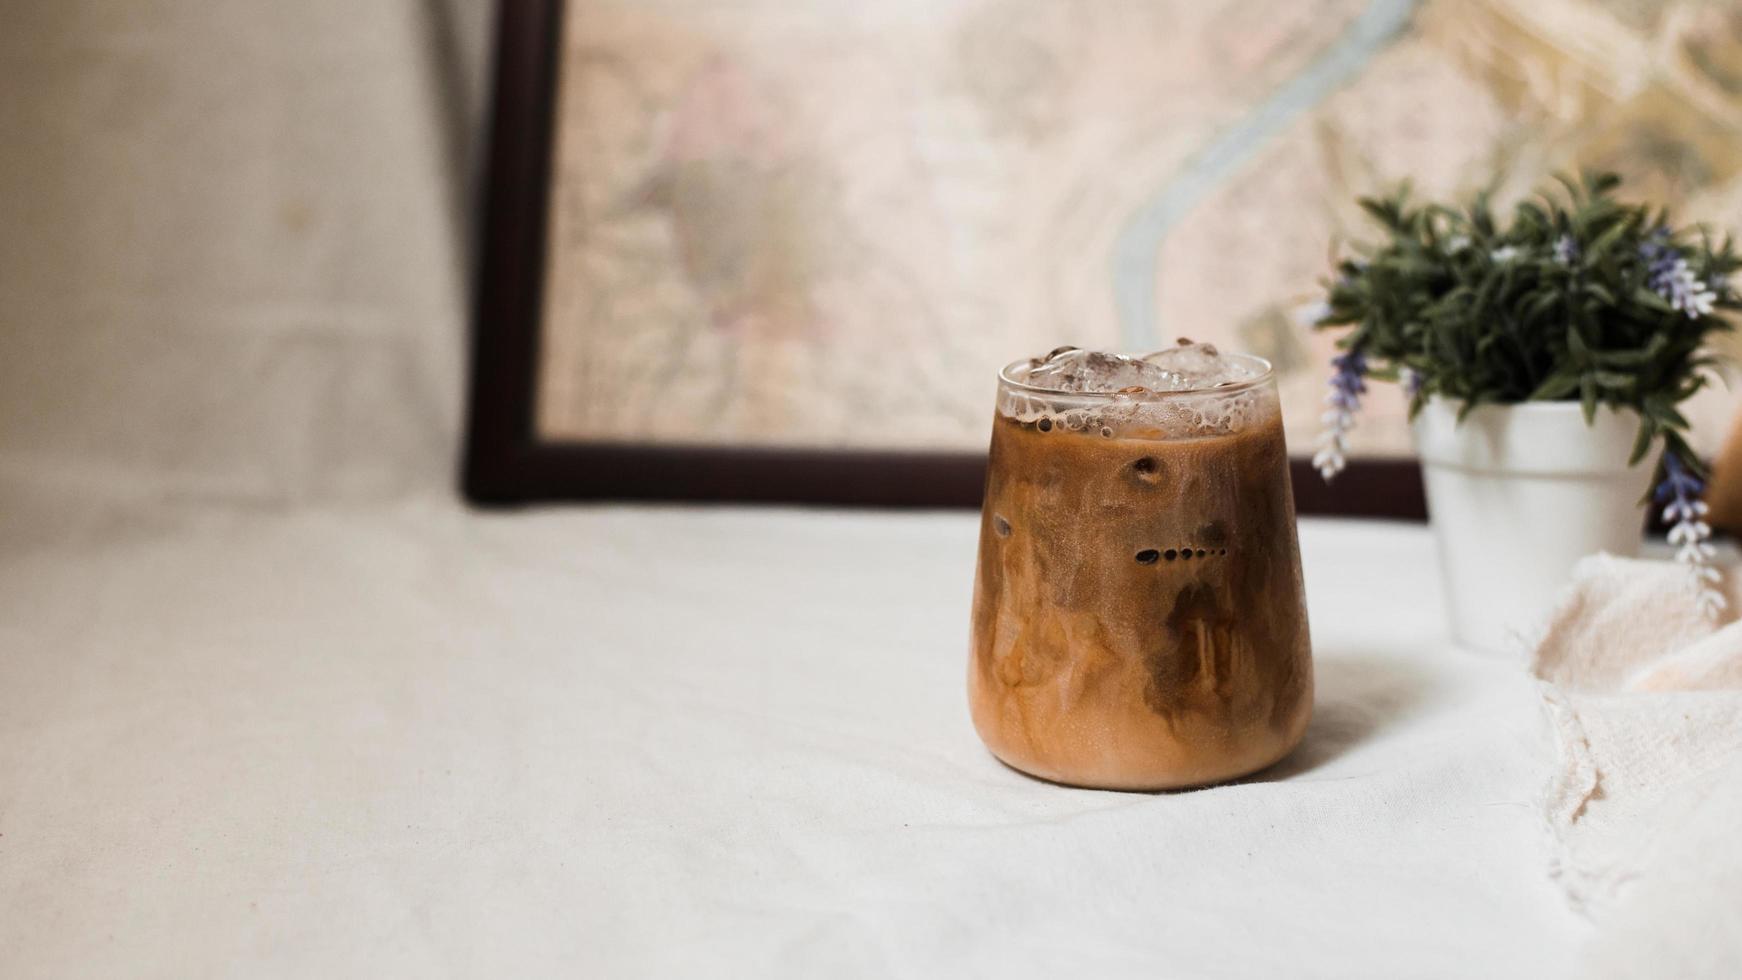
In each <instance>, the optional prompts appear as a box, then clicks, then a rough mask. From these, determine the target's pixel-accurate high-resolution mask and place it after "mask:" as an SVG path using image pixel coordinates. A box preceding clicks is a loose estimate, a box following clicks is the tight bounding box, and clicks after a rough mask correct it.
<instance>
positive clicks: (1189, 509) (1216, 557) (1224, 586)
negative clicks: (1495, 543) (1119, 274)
mask: <svg viewBox="0 0 1742 980" xmlns="http://www.w3.org/2000/svg"><path fill="white" fill-rule="evenodd" d="M1220 356H1221V357H1224V358H1227V359H1229V363H1230V364H1232V365H1235V366H1238V367H1239V368H1241V370H1240V372H1239V374H1240V377H1241V378H1242V380H1237V381H1232V382H1230V381H1222V382H1221V383H1219V384H1217V385H1214V386H1206V387H1197V388H1185V389H1182V390H1178V391H1149V390H1146V389H1130V390H1126V391H1123V392H1114V393H1099V392H1062V391H1056V390H1051V389H1049V388H1042V387H1038V386H1035V385H1031V384H1028V383H1026V382H1025V378H1026V377H1027V376H1028V374H1029V372H1030V371H1031V370H1032V369H1033V368H1034V367H1035V366H1036V365H1038V364H1040V363H1041V362H1042V359H1036V360H1034V361H1019V362H1016V363H1014V364H1011V365H1009V366H1007V367H1005V368H1004V369H1003V370H1002V371H1001V372H999V378H998V405H997V412H996V415H995V417H994V419H993V422H992V449H991V460H990V465H989V468H988V471H987V476H986V496H985V505H984V510H983V512H982V514H981V519H980V551H979V562H978V568H977V572H976V575H975V584H974V609H973V625H972V638H971V655H970V661H969V665H968V700H969V705H970V708H971V711H972V714H973V719H974V726H975V728H976V729H977V730H978V731H979V734H980V737H981V739H982V740H984V741H985V743H986V746H987V747H988V748H990V749H991V750H992V752H993V754H995V755H996V756H997V757H998V758H999V759H1002V760H1003V761H1004V762H1006V763H1008V764H1009V765H1011V766H1013V767H1015V768H1016V769H1019V770H1022V771H1023V772H1027V773H1030V774H1032V775H1035V776H1039V777H1041V778H1043V779H1047V780H1052V781H1054V782H1059V783H1067V784H1072V785H1078V786H1091V787H1102V788H1111V789H1139V790H1155V789H1171V788H1177V787H1185V786H1196V785H1203V784H1208V783H1215V782H1220V781H1223V780H1228V779H1233V778H1235V777H1238V776H1242V775H1245V774H1247V773H1251V772H1254V771H1256V770H1259V769H1262V768H1264V767H1265V766H1268V765H1270V764H1271V763H1273V762H1276V761H1277V760H1278V759H1281V758H1282V757H1283V756H1284V755H1286V754H1287V753H1288V752H1289V750H1290V749H1292V748H1293V747H1294V746H1295V744H1296V743H1297V742H1299V740H1300V738H1301V735H1302V733H1303V732H1304V731H1305V729H1306V724H1307V718H1308V716H1309V714H1310V713H1311V710H1312V689H1313V681H1312V655H1311V648H1310V642H1309V639H1308V635H1307V614H1306V601H1305V594H1304V590H1303V587H1302V580H1301V568H1300V548H1299V543H1298V540H1297V538H1296V534H1295V516H1294V499H1293V494H1292V491H1291V488H1290V485H1289V473H1288V451H1287V448H1286V447H1285V446H1284V444H1283V430H1282V414H1281V409H1280V406H1279V403H1278V400H1277V392H1276V382H1275V378H1274V375H1273V373H1272V371H1271V369H1270V365H1269V363H1268V362H1266V361H1265V360H1263V359H1262V358H1258V357H1253V356H1251V355H1242V354H1223V355H1220Z"/></svg>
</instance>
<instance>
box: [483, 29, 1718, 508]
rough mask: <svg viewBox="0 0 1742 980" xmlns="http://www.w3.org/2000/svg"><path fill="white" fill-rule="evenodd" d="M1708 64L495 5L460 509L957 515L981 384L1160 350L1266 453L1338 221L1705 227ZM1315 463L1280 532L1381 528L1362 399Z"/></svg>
mask: <svg viewBox="0 0 1742 980" xmlns="http://www.w3.org/2000/svg"><path fill="white" fill-rule="evenodd" d="M1739 37H1742V11H1739V10H1738V8H1736V7H1734V6H1731V5H1726V4H1715V3H1695V2H1680V3H1651V2H1644V0H1220V2H1216V3H1203V2H1200V0H1146V2H1142V3H1133V2H1127V0H1079V2H1067V0H879V2H877V3H862V2H858V0H571V2H570V3H567V4H562V3H559V2H557V0H505V2H504V3H503V10H502V20H501V37H500V53H499V77H498V82H497V93H496V112H497V115H496V122H495V134H494V137H493V145H492V157H491V180H490V188H489V202H488V212H489V213H488V215H487V229H486V235H485V241H486V252H485V264H484V275H483V285H482V297H481V303H480V310H479V316H478V324H477V330H478V343H477V356H476V359H475V365H474V385H473V392H474V398H473V407H472V418H471V434H470V446H469V450H468V469H467V488H468V492H469V493H470V494H471V496H472V497H473V498H474V499H480V500H515V499H533V498H549V497H571V496H631V497H641V496H656V497H723V498H733V499H744V498H748V499H778V500H824V501H840V502H862V503H936V504H944V503H972V502H974V501H976V500H977V499H978V492H979V474H980V466H981V456H982V455H983V449H984V445H985V441H986V434H987V430H988V425H989V421H990V415H991V411H992V395H993V388H994V375H995V372H996V370H997V369H998V367H999V366H1000V365H1002V364H1004V363H1007V362H1009V361H1011V360H1014V359H1016V358H1018V357H1022V356H1026V355H1030V354H1035V353H1040V352H1043V351H1046V350H1049V349H1051V348H1053V347H1056V346H1058V345H1059V344H1065V343H1069V344H1075V345H1078V346H1083V347H1102V348H1107V349H1116V350H1126V351H1139V352H1140V351H1144V350H1149V349H1154V348H1156V347H1159V346H1162V345H1164V344H1167V343H1171V342H1172V341H1173V339H1174V338H1176V337H1179V336H1189V337H1191V338H1193V339H1198V340H1209V341H1214V342H1216V343H1218V344H1220V345H1223V346H1225V347H1229V348H1234V349H1241V350H1248V351H1252V352H1254V353H1258V354H1261V355H1263V356H1265V357H1267V358H1269V359H1270V360H1271V361H1272V362H1273V363H1274V364H1275V366H1276V368H1277V372H1278V379H1279V384H1280V386H1281V390H1282V395H1283V401H1284V414H1285V421H1286V423H1287V428H1288V438H1289V441H1290V444H1291V446H1293V447H1294V448H1295V450H1296V452H1297V453H1301V454H1303V455H1304V454H1306V453H1308V452H1310V449H1311V444H1312V440H1313V438H1314V436H1315V434H1316V428H1317V425H1318V417H1319V414H1320V410H1321V401H1322V396H1323V393H1324V390H1325V389H1324V383H1325V370H1326V368H1325V365H1326V362H1327V360H1328V357H1329V356H1330V353H1331V348H1330V338H1328V337H1327V336H1324V335H1320V334H1315V333H1314V332H1313V331H1312V330H1311V329H1310V323H1311V321H1312V319H1313V317H1314V316H1315V313H1316V299H1317V295H1318V286H1317V284H1318V280H1319V278H1320V277H1321V276H1322V275H1323V274H1324V272H1325V270H1326V269H1327V268H1328V267H1329V252H1330V251H1331V249H1332V248H1333V247H1335V243H1337V242H1347V241H1355V240H1360V239H1361V238H1363V237H1365V235H1366V234H1367V229H1366V228H1365V226H1364V225H1363V223H1362V218H1361V215H1360V212H1359V211H1358V209H1357V208H1356V207H1355V205H1354V198H1355V197H1356V196H1357V195H1360V194H1364V193H1371V192H1375V191H1381V190H1384V189H1387V188H1388V187H1390V186H1393V185H1394V184H1395V183H1396V182H1397V181H1398V180H1399V179H1401V178H1403V177H1406V176H1407V177H1409V178H1411V179H1412V180H1413V181H1414V183H1415V184H1416V186H1418V187H1419V188H1421V190H1422V191H1423V192H1424V193H1428V194H1433V195H1462V194H1467V193H1470V192H1472V191H1474V190H1475V189H1476V188H1478V187H1482V186H1493V187H1495V188H1496V189H1497V191H1498V193H1499V196H1500V197H1501V198H1502V199H1504V198H1506V197H1508V196H1513V197H1516V196H1520V195H1523V194H1525V193H1528V192H1529V191H1530V190H1531V189H1532V188H1534V187H1535V186H1538V185H1539V184H1540V183H1541V182H1542V181H1543V180H1544V179H1545V178H1546V177H1547V175H1548V174H1549V173H1551V172H1553V171H1555V170H1558V169H1567V168H1570V167H1576V166H1579V165H1582V164H1589V165H1600V166H1606V167H1611V168H1614V169H1618V170H1620V171H1621V172H1623V173H1624V174H1626V175H1627V176H1628V178H1629V180H1630V187H1632V189H1633V190H1634V191H1635V192H1638V193H1645V194H1650V195H1652V196H1654V197H1661V198H1666V199H1668V200H1670V201H1672V202H1679V203H1683V204H1687V205H1690V206H1691V208H1692V209H1694V213H1698V214H1716V215H1720V216H1733V215H1736V214H1738V213H1739V207H1742V180H1738V169H1739V165H1742V152H1738V151H1739V149H1742V97H1739V93H1742V40H1739ZM1728 408H1729V406H1728V405H1727V404H1719V405H1717V406H1716V407H1715V408H1713V409H1711V411H1710V414H1713V415H1714V416H1716V417H1719V418H1720V419H1721V418H1722V417H1723V416H1725V415H1726V414H1727V412H1728ZM1354 448H1355V449H1356V451H1357V453H1358V454H1359V456H1360V457H1361V458H1359V459H1358V460H1357V463H1356V466H1355V468H1354V469H1352V470H1351V471H1350V472H1349V473H1348V474H1345V476H1344V477H1343V479H1342V482H1341V484H1340V485H1339V488H1338V492H1337V494H1335V495H1326V494H1324V493H1323V492H1322V488H1320V487H1319V486H1318V484H1317V480H1316V478H1314V477H1309V476H1308V475H1307V471H1306V470H1305V469H1304V468H1303V469H1302V470H1301V471H1300V472H1298V473H1297V474H1296V483H1297V490H1298V491H1299V492H1300V494H1301V504H1302V507H1303V509H1306V510H1317V509H1321V508H1325V507H1332V508H1335V509H1341V510H1345V511H1349V510H1353V511H1358V512H1375V511H1377V512H1383V513H1392V514H1396V515H1407V516H1413V515H1417V514H1419V513H1420V510H1421V505H1420V491H1419V485H1418V484H1417V483H1416V482H1415V481H1414V478H1413V467H1412V464H1411V463H1409V462H1408V460H1407V458H1406V457H1407V454H1408V452H1409V437H1408V427H1407V421H1406V419H1405V414H1404V409H1403V404H1402V399H1401V397H1400V396H1398V395H1397V394H1396V392H1395V391H1393V390H1391V389H1390V386H1376V389H1375V391H1374V392H1373V394H1372V395H1371V396H1370V398H1369V403H1368V405H1367V406H1366V408H1365V410H1364V412H1363V416H1362V421H1361V424H1360V427H1359V428H1358V429H1357V430H1356V439H1355V442H1354Z"/></svg>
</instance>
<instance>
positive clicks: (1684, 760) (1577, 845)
mask: <svg viewBox="0 0 1742 980" xmlns="http://www.w3.org/2000/svg"><path fill="white" fill-rule="evenodd" d="M1573 579H1574V581H1573V584H1572V586H1571V587H1570V588H1569V589H1568V591H1567V593H1566V595H1565V596H1564V597H1563V599H1562V601H1561V603H1560V604H1559V606H1558V607H1557V608H1556V610H1555V611H1554V613H1553V614H1552V615H1551V616H1550V617H1549V620H1548V622H1547V624H1546V626H1545V628H1544V630H1543V632H1542V634H1541V638H1540V640H1539V641H1538V642H1537V643H1536V645H1535V652H1534V654H1533V657H1532V663H1531V668H1532V670H1533V672H1534V673H1535V674H1536V676H1537V677H1538V678H1540V679H1541V680H1542V682H1543V687H1542V690H1543V698H1544V701H1545V704H1546V706H1547V708H1548V711H1549V714H1550V716H1551V718H1552V719H1553V721H1554V724H1555V728H1556V732H1557V735H1558V739H1559V744H1560V750H1561V752H1560V756H1561V765H1560V768H1559V770H1558V771H1557V773H1556V774H1555V777H1554V779H1553V780H1552V782H1551V784H1550V787H1549V792H1548V799H1547V818H1548V822H1549V826H1550V828H1551V830H1552V832H1553V834H1554V837H1555V840H1556V844H1557V848H1556V859H1555V866H1554V869H1553V871H1554V874H1555V876H1556V878H1557V879H1558V880H1559V881H1560V882H1561V883H1562V885H1563V886H1564V887H1565V889H1566V893H1567V895H1568V897H1569V898H1570V899H1571V900H1572V902H1573V903H1574V905H1575V906H1576V907H1578V908H1579V909H1580V910H1581V911H1583V912H1584V913H1585V914H1587V915H1588V916H1589V917H1590V918H1591V919H1592V921H1593V922H1594V923H1595V924H1596V925H1597V927H1598V929H1597V934H1596V937H1595V938H1594V939H1593V941H1592V945H1591V947H1590V948H1589V949H1588V950H1587V953H1586V958H1585V962H1584V963H1583V964H1582V965H1581V969H1580V975H1581V976H1662V977H1686V976H1714V977H1716V976H1723V977H1735V976H1742V622H1728V623H1724V624H1719V623H1713V622H1709V621H1707V620H1705V619H1703V618H1701V617H1700V615H1699V614H1698V613H1697V611H1696V610H1695V608H1694V603H1693V599H1692V596H1691V594H1690V591H1689V589H1688V584H1687V583H1688V580H1687V571H1686V570H1685V569H1684V568H1682V567H1680V566H1677V565H1674V564H1672V563H1669V562H1661V561H1638V560H1629V559H1621V558H1615V557H1612V556H1609V555H1596V556H1593V557H1591V558H1588V559H1586V560H1584V561H1583V562H1580V564H1579V566H1578V567H1577V568H1576V569H1575V570H1574V575H1573ZM1731 608H1735V598H1734V596H1732V599H1731Z"/></svg>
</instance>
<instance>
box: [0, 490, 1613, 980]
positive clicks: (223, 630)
mask: <svg viewBox="0 0 1742 980" xmlns="http://www.w3.org/2000/svg"><path fill="white" fill-rule="evenodd" d="M51 515H52V516H51ZM974 531H975V522H974V520H973V519H972V518H970V517H969V516H967V515H964V514H942V515H939V514H888V513H878V514H868V513H854V512H827V511H811V512H806V511H797V510H762V511H754V510H708V509H675V508H674V509H636V508H603V509H586V508H576V509H566V510H548V511H531V512H525V513H518V514H500V515H482V516H480V515H475V514H470V513H468V512H466V511H464V510H461V509H459V508H458V507H453V506H448V505H443V504H436V503H424V504H404V505H380V506H371V507H359V508H356V509H349V510H346V509H315V510H305V511H296V512H291V511H286V512H277V511H261V512H249V511H246V510H223V511H211V510H206V509H200V508H193V507H187V508H175V507H167V508H166V507H155V508H149V509H145V508H133V509H126V508H121V509H116V508H96V509H89V510H75V511H68V510H65V509H52V508H51V509H44V510H34V509H31V508H22V509H19V508H14V509H11V510H10V511H9V512H7V513H5V514H3V515H0V976H6V977H36V976H121V975H144V976H176V977H193V976H210V975H247V976H269V975H287V976H288V975H296V976H335V975H349V976H389V975H418V976H431V975H457V976H517V975H533V974H541V975H552V974H564V975H571V976H641V975H655V976H661V975H662V976H756V977H761V976H801V977H815V976H891V975H897V976H920V975H949V976H970V975H999V976H1006V977H1008V976H1029V975H1032V976H1061V975H1104V976H1112V975H1131V976H1145V977H1155V976H1182V977H1219V976H1228V977H1245V976H1266V977H1268V976H1281V975H1299V976H1323V977H1361V976H1370V977H1387V978H1393V977H1400V976H1410V977H1424V976H1540V975H1543V974H1545V973H1553V972H1556V971H1558V969H1559V968H1560V967H1561V966H1562V965H1563V964H1564V963H1566V962H1568V961H1569V960H1570V959H1571V955H1572V951H1573V949H1574V948H1575V947H1576V946H1577V945H1578V944H1579V943H1580V942H1581V941H1582V940H1583V939H1584V938H1585V931H1586V929H1585V926H1584V925H1583V923H1582V921H1581V920H1579V919H1578V918H1576V917H1575V915H1574V914H1573V913H1571V912H1570V911H1568V908H1567V906H1566V903H1565V902H1564V901H1563V900H1562V898H1561V896H1560V895H1559V894H1558V892H1557V891H1556V889H1555V887H1554V886H1553V885H1552V884H1551V882H1550V880H1549V878H1548V877H1547V875H1546V873H1545V867H1546V861H1547V853H1548V852H1547V847H1548V840H1547V838H1546V835H1545V831H1544V829H1543V823H1542V819H1541V816H1540V812H1539V801H1540V799H1541V796H1542V792H1543V788H1544V781H1545V778H1546V775H1547V773H1548V772H1549V770H1550V768H1551V765H1552V761H1553V753H1554V747H1553V742H1552V740H1551V738H1550V733H1549V731H1548V728H1547V726H1546V723H1545V720H1544V715H1543V712H1542V711H1541V710H1540V708H1539V705H1538V699H1537V695H1536V692H1535V689H1534V687H1533V684H1532V682H1531V681H1529V680H1528V679H1527V678H1526V676H1525V674H1524V672H1523V670H1522V669H1520V667H1519V666H1517V665H1515V664H1508V663H1501V662H1496V661H1491V660H1483V659H1479V658H1476V657H1473V656H1471V655H1466V654H1460V653H1456V652H1454V651H1452V650H1451V649H1449V647H1448V645H1447V642H1446V641H1445V639H1444V634H1443V630H1442V627H1441V620H1440V600H1439V596H1438V595H1437V593H1436V591H1435V589H1436V585H1435V576H1434V570H1433V565H1432V552H1431V548H1430V542H1429V540H1428V538H1427V532H1426V531H1425V530H1424V529H1421V528H1417V527H1410V526H1405V525H1385V524H1359V523H1329V522H1321V521H1307V522H1305V523H1304V525H1303V528H1302V543H1303V547H1304V553H1305V562H1306V574H1307V587H1308V594H1309V597H1310V601H1311V615H1312V627H1313V642H1314V647H1315V652H1316V657H1317V671H1318V703H1317V710H1316V714H1315V717H1314V720H1313V723H1312V726H1311V728H1310V729H1309V731H1308V733H1307V736H1306V741H1305V743H1304V744H1303V745H1302V747H1301V748H1300V749H1299V750H1298V751H1297V752H1296V753H1295V754H1294V755H1293V756H1292V757H1291V758H1290V759H1288V760H1287V761H1286V762H1284V763H1283V764H1282V765H1281V766H1280V767H1278V768H1276V769H1274V770H1272V771H1270V772H1268V773H1265V774H1263V775H1261V776H1260V777H1257V778H1254V779H1252V780H1249V781H1245V782H1242V783H1239V784H1236V785H1229V786H1223V787H1218V788H1214V789H1208V790H1201V791H1197V792H1184V793H1176V794H1169V795H1136V794H1120V793H1109V792H1093V791H1082V790H1071V789H1063V788H1060V787H1056V786H1051V785H1046V784H1042V783H1039V782H1036V781H1033V780H1030V779H1027V778H1025V777H1023V776H1021V775H1019V774H1017V773H1015V772H1013V771H1011V770H1009V769H1006V768H1004V767H1003V766H1001V765H999V764H998V763H997V762H995V761H994V760H993V759H992V758H991V757H990V756H989V755H987V753H986V752H985V751H984V750H983V749H982V748H981V746H980V744H979V742H978V741H977V740H976V738H975V736H974V733H973V730H972V728H971V727H970V725H969V723H968V719H967V713H966V710H965V705H964V695H963V672H964V669H965V649H964V648H965V644H966V633H967V621H968V609H967V606H968V598H969V590H970V580H971V576H972V559H973V552H974V547H973V541H974Z"/></svg>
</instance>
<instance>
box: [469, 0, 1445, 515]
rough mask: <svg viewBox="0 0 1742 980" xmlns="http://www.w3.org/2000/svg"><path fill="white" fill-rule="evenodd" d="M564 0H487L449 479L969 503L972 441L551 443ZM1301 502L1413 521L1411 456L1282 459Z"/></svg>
mask: <svg viewBox="0 0 1742 980" xmlns="http://www.w3.org/2000/svg"><path fill="white" fill-rule="evenodd" d="M562 17H563V2H562V0H499V7H498V18H497V36H496V62H495V82H494V94H493V97H492V106H493V113H492V116H491V125H490V139H489V147H488V154H487V173H486V176H485V181H484V186H483V199H484V200H483V234H482V241H481V261H480V266H479V280H478V289H477V295H476V305H475V312H474V316H473V321H472V362H471V378H470V391H469V399H468V412H467V426H466V437H465V451H464V462H463V473H462V478H461V488H462V492H463V493H464V495H465V498H466V499H467V500H469V501H471V502H472V503H474V504H479V505H486V506H499V505H514V504H526V503H538V502H552V501H564V500H570V501H573V500H689V501H740V502H754V503H802V504H830V505H852V506H886V507H977V506H978V505H979V503H980V495H981V490H982V484H983V482H984V478H985V457H984V454H980V453H958V452H927V451H916V452H889V451H863V450H842V451H834V450H817V449H776V448H760V447H726V446H713V445H663V444H662V445H626V444H618V443H572V442H554V441H549V440H544V439H541V438H540V437H539V434H538V431H537V427H536V425H535V418H534V409H535V395H536V390H535V388H536V381H537V374H538V370H537V367H538V355H539V343H540V341H539V338H540V333H541V330H540V328H541V323H540V316H541V311H542V308H543V304H542V296H543V288H544V279H545V258H546V256H545V248H546V233H547V227H548V224H547V222H548V217H549V214H548V208H549V204H550V199H551V188H550V175H551V169H552V166H551V164H552V159H551V155H552V147H553V143H554V140H553V133H552V126H553V123H554V119H555V109H556V92H557V76H558V68H559V65H558V59H559V56H560V52H561V37H562ZM1292 469H1293V473H1292V476H1293V481H1294V490H1295V499H1296V504H1297V508H1298V510H1299V511H1300V512H1301V513H1303V514H1323V515H1345V516H1363V517H1385V518H1399V519H1406V520H1420V519H1423V518H1425V516H1426V503H1425V499H1424V496H1423V492H1422V484H1421V476H1420V472H1419V469H1418V467H1417V464H1416V463H1415V461H1413V460H1409V459H1356V460H1352V461H1351V462H1350V464H1349V468H1348V469H1347V470H1346V471H1345V472H1344V473H1343V474H1342V475H1341V476H1340V477H1338V480H1337V485H1336V487H1335V488H1334V489H1333V488H1330V487H1327V486H1325V484H1324V483H1323V482H1322V481H1321V480H1320V479H1319V477H1318V475H1317V474H1316V473H1315V472H1313V470H1312V467H1311V465H1310V464H1309V463H1308V462H1307V461H1306V460H1304V459H1295V460H1293V461H1292Z"/></svg>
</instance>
